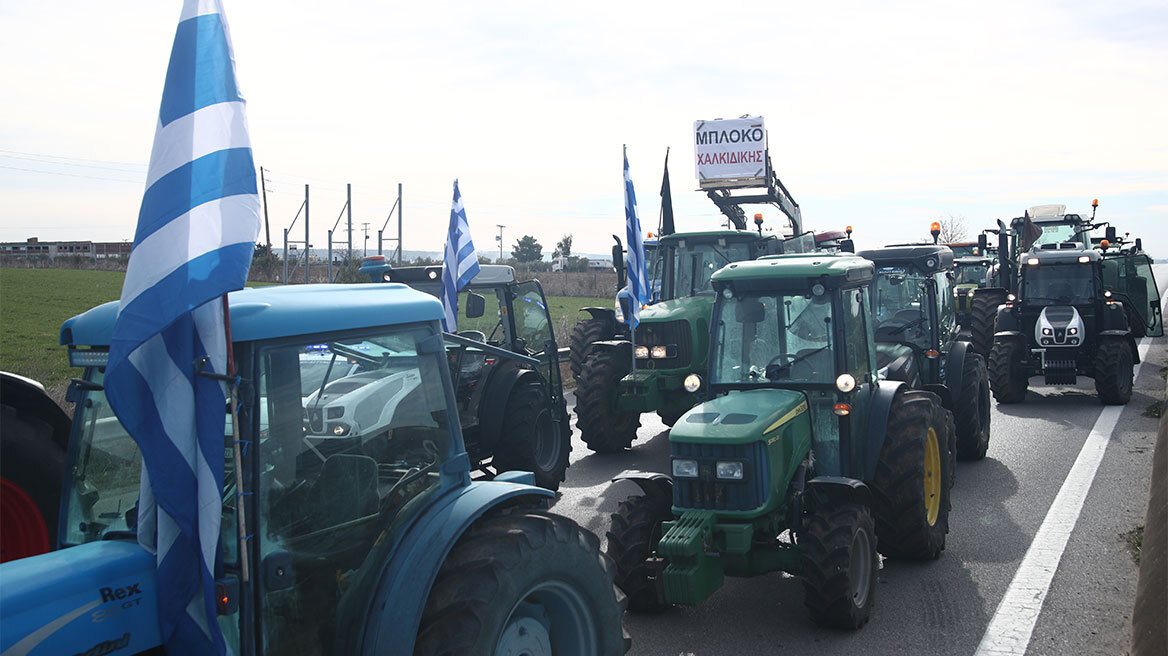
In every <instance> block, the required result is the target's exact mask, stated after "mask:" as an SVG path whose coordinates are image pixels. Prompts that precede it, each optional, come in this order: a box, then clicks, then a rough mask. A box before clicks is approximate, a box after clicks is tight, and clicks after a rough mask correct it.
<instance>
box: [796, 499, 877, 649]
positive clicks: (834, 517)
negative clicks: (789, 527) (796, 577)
mask: <svg viewBox="0 0 1168 656" xmlns="http://www.w3.org/2000/svg"><path fill="white" fill-rule="evenodd" d="M799 544H800V546H801V547H802V548H803V590H804V595H803V602H804V603H805V604H806V605H807V610H809V611H810V612H811V620H812V621H813V622H815V623H816V624H818V625H820V626H826V627H830V628H836V629H858V628H860V627H861V626H864V624H865V623H867V622H868V617H869V616H870V615H871V613H872V602H873V601H874V600H875V597H876V566H877V563H878V562H879V561H878V560H877V559H876V532H875V530H874V528H873V523H872V514H871V512H870V511H869V510H868V507H867V506H861V505H857V504H851V503H849V504H844V505H840V506H826V507H821V508H817V509H816V510H815V512H813V513H811V514H810V515H809V516H808V517H807V519H806V522H805V524H804V527H803V530H802V531H801V532H800V533H799Z"/></svg>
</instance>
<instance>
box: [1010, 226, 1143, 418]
mask: <svg viewBox="0 0 1168 656" xmlns="http://www.w3.org/2000/svg"><path fill="white" fill-rule="evenodd" d="M1108 232H1109V236H1110V235H1111V234H1112V231H1111V230H1109V231H1108ZM1109 245H1110V244H1109V243H1108V242H1107V241H1106V240H1101V242H1100V247H1101V248H1100V249H1099V250H1095V249H1088V248H1084V247H1083V245H1082V244H1081V243H1077V242H1072V241H1066V242H1057V243H1048V244H1041V245H1038V246H1036V247H1034V248H1032V249H1031V250H1030V252H1028V253H1027V254H1026V255H1025V256H1023V257H1022V258H1021V262H1020V264H1021V267H1020V268H1021V275H1020V276H1019V281H1018V293H1017V294H1010V295H1009V296H1008V297H1007V298H1006V303H1005V304H1003V305H1002V306H1001V307H1000V308H999V309H998V313H997V319H996V321H997V332H996V333H995V335H994V343H993V348H992V350H991V351H990V387H991V389H992V390H993V394H994V398H995V399H997V401H998V402H999V403H1018V402H1020V401H1022V400H1024V399H1025V398H1026V391H1027V388H1028V386H1029V381H1030V378H1031V377H1032V376H1038V375H1041V376H1043V377H1044V380H1045V382H1046V384H1047V385H1074V384H1075V383H1076V381H1077V378H1078V376H1088V377H1090V378H1093V379H1095V391H1096V392H1097V393H1098V394H1099V400H1100V401H1102V402H1103V403H1104V404H1105V405H1123V404H1125V403H1127V402H1128V400H1129V399H1131V393H1132V382H1133V380H1132V379H1133V370H1134V366H1135V365H1136V364H1138V363H1139V361H1140V360H1139V357H1140V356H1139V351H1138V350H1137V348H1136V341H1135V337H1136V335H1135V334H1133V331H1132V319H1131V317H1132V316H1136V317H1139V318H1140V326H1141V328H1142V332H1143V333H1144V334H1145V335H1148V336H1154V337H1158V336H1160V335H1162V334H1163V325H1162V322H1161V315H1160V312H1161V310H1160V302H1159V301H1160V297H1159V292H1158V290H1157V288H1156V283H1155V279H1154V278H1153V277H1152V267H1151V259H1150V258H1149V257H1148V256H1147V255H1144V254H1143V253H1141V252H1139V251H1138V250H1129V251H1126V252H1124V251H1118V252H1114V253H1111V254H1107V253H1106V250H1107V248H1108V247H1109ZM1121 276H1122V278H1123V280H1122V281H1121V280H1120V278H1121ZM1112 287H1115V289H1112ZM1137 288H1138V289H1139V294H1135V293H1134V292H1133V290H1134V289H1137ZM1137 296H1138V300H1137V299H1136V297H1137ZM1149 299H1150V300H1149ZM1136 302H1138V303H1139V304H1140V305H1141V307H1137V308H1129V307H1127V306H1128V305H1130V304H1132V303H1136Z"/></svg>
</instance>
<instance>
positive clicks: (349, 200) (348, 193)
mask: <svg viewBox="0 0 1168 656" xmlns="http://www.w3.org/2000/svg"><path fill="white" fill-rule="evenodd" d="M345 208H346V210H347V211H348V213H349V252H348V254H346V255H345V259H346V260H351V259H353V185H351V184H346V185H345ZM330 245H331V244H330Z"/></svg>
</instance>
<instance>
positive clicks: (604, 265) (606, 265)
mask: <svg viewBox="0 0 1168 656" xmlns="http://www.w3.org/2000/svg"><path fill="white" fill-rule="evenodd" d="M588 268H589V269H611V268H612V260H609V259H606V258H598V257H590V258H588Z"/></svg>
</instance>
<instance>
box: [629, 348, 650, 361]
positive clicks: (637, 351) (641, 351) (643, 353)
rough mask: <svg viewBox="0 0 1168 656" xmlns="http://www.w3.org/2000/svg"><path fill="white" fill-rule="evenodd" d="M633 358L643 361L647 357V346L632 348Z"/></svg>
mask: <svg viewBox="0 0 1168 656" xmlns="http://www.w3.org/2000/svg"><path fill="white" fill-rule="evenodd" d="M633 357H635V358H636V359H638V360H644V359H646V358H648V357H649V347H648V346H638V347H636V348H634V349H633Z"/></svg>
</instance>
